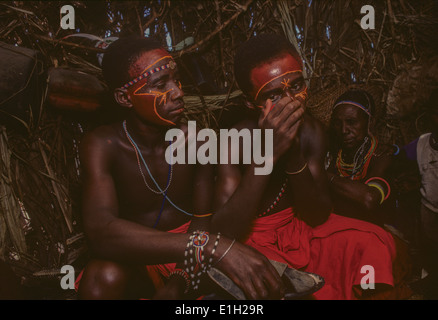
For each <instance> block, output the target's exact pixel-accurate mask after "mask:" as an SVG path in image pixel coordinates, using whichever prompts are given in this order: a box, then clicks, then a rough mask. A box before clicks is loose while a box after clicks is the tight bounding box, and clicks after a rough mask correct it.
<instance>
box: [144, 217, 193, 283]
mask: <svg viewBox="0 0 438 320" xmlns="http://www.w3.org/2000/svg"><path fill="white" fill-rule="evenodd" d="M189 226H190V221H189V222H187V223H185V224H183V225H182V226H180V227H178V228H176V229H173V230H170V231H168V232H171V233H187V230H188V229H189ZM175 267H176V263H167V264H156V265H147V266H146V269H147V271H148V275H149V277H150V278H151V280H152V282H153V284H154V287H155V289H159V288H162V287H163V286H164V281H163V278H167V277H168V276H169V275H170V273H171V272H172V271H173V270H175Z"/></svg>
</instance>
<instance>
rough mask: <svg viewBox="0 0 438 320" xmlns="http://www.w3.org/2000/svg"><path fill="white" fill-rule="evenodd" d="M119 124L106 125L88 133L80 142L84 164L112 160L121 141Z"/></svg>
mask: <svg viewBox="0 0 438 320" xmlns="http://www.w3.org/2000/svg"><path fill="white" fill-rule="evenodd" d="M119 130H120V129H118V125H117V124H111V125H104V126H100V127H97V128H95V129H93V130H91V131H89V132H88V133H86V134H85V135H84V136H83V138H82V139H81V143H80V157H81V161H82V162H83V163H84V164H88V163H90V162H96V161H98V160H110V158H111V155H112V154H115V151H116V149H117V146H118V145H119V142H120V134H119Z"/></svg>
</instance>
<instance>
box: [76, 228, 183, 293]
mask: <svg viewBox="0 0 438 320" xmlns="http://www.w3.org/2000/svg"><path fill="white" fill-rule="evenodd" d="M189 226H190V221H189V222H187V223H185V224H183V225H182V226H180V227H178V228H176V229H173V230H170V231H168V232H170V233H187V230H188V229H189ZM175 266H176V263H168V264H160V265H147V266H146V269H147V271H148V275H149V277H150V278H151V280H152V282H153V284H154V286H155V289H158V288H161V287H162V286H163V285H164V281H163V277H164V278H166V277H168V276H169V275H170V273H171V272H172V271H173V270H175ZM83 273H84V270H82V271H81V272H80V273H79V275H78V277H77V278H76V281H75V290H76V291H78V289H79V284H80V282H81V279H82V275H83Z"/></svg>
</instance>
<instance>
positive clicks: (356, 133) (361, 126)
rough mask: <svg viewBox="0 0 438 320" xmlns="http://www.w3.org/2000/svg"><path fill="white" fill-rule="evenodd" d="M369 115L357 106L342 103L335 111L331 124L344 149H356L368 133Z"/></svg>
mask: <svg viewBox="0 0 438 320" xmlns="http://www.w3.org/2000/svg"><path fill="white" fill-rule="evenodd" d="M368 121H369V120H368V115H367V114H366V113H365V112H364V111H362V110H361V109H359V108H358V107H356V106H353V105H351V104H341V105H339V106H338V107H336V109H335V110H334V111H333V114H332V119H331V126H332V129H333V130H334V132H335V135H336V139H337V140H338V141H339V142H340V143H341V146H342V149H346V150H356V149H357V148H358V147H359V146H360V145H361V144H362V143H363V141H364V139H365V137H366V136H367V135H368Z"/></svg>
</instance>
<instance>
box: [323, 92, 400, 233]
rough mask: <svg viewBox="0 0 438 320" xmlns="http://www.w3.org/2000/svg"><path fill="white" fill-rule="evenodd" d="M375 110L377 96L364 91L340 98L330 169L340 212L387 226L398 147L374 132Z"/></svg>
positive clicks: (335, 109)
mask: <svg viewBox="0 0 438 320" xmlns="http://www.w3.org/2000/svg"><path fill="white" fill-rule="evenodd" d="M373 111H374V101H373V97H372V96H371V95H370V94H369V93H367V92H366V91H363V90H349V91H347V92H345V93H344V94H342V95H341V96H340V97H339V98H338V99H337V100H336V102H335V104H334V107H333V111H332V116H331V120H330V129H331V132H332V141H331V142H332V149H333V150H331V152H330V153H329V157H328V159H327V160H328V161H327V162H328V163H327V166H328V168H327V172H328V176H329V181H330V187H331V191H332V192H333V199H334V201H335V211H336V213H338V214H342V215H346V216H350V217H352V218H356V219H361V220H365V221H369V222H372V223H375V224H377V225H380V226H383V224H384V222H385V218H388V216H389V214H388V215H386V217H385V212H386V211H391V202H390V201H388V198H389V196H390V194H391V187H390V183H389V182H388V181H389V178H388V173H389V169H390V167H391V164H392V161H393V154H394V153H395V152H397V150H394V147H392V146H388V145H385V144H383V143H380V142H379V141H378V139H377V138H376V137H375V136H374V135H373V134H372V132H371V131H370V126H371V122H372V112H373ZM398 152H399V150H398Z"/></svg>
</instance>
